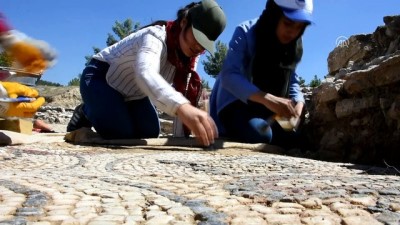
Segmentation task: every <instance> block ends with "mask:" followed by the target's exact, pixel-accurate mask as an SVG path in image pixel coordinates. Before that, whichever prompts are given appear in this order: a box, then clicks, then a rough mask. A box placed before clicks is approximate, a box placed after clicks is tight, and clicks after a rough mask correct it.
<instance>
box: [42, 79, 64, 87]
mask: <svg viewBox="0 0 400 225" xmlns="http://www.w3.org/2000/svg"><path fill="white" fill-rule="evenodd" d="M36 85H42V86H54V87H62V85H61V84H59V83H54V82H50V81H46V80H38V82H36Z"/></svg>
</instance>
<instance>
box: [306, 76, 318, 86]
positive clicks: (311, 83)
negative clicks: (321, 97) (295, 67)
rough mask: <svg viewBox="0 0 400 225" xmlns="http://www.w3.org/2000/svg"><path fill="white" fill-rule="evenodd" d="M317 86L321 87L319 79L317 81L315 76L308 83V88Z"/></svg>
mask: <svg viewBox="0 0 400 225" xmlns="http://www.w3.org/2000/svg"><path fill="white" fill-rule="evenodd" d="M319 85H321V79H319V78H318V77H317V75H314V79H312V80H311V81H310V84H309V86H310V87H318V86H319Z"/></svg>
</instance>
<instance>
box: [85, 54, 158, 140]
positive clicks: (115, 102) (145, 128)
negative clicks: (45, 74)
mask: <svg viewBox="0 0 400 225" xmlns="http://www.w3.org/2000/svg"><path fill="white" fill-rule="evenodd" d="M107 70H108V65H107V63H104V62H100V61H98V60H94V59H92V60H91V61H90V63H89V64H88V66H87V67H86V68H85V69H84V70H83V72H82V76H81V79H80V91H81V95H82V100H83V102H84V107H83V112H84V113H85V115H86V117H87V118H88V120H89V121H90V122H91V123H92V125H93V127H94V129H95V130H96V132H97V133H98V134H100V136H101V137H102V138H105V139H130V138H155V137H158V135H159V134H160V121H159V118H158V114H157V111H156V109H155V107H154V105H153V104H152V103H151V102H150V100H149V98H147V97H146V98H143V99H139V100H133V101H125V100H124V98H123V96H122V95H121V94H120V93H119V92H118V91H116V90H115V89H113V88H112V87H111V86H109V85H108V84H107V81H106V78H105V76H106V73H107Z"/></svg>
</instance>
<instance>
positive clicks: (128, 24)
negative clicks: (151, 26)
mask: <svg viewBox="0 0 400 225" xmlns="http://www.w3.org/2000/svg"><path fill="white" fill-rule="evenodd" d="M139 28H140V23H135V24H133V21H132V20H131V19H126V20H125V21H124V22H122V23H120V22H118V21H115V25H114V26H113V27H112V31H113V32H114V34H115V35H117V37H118V39H117V38H116V37H115V36H114V35H113V34H111V33H108V34H107V35H108V37H107V41H106V43H107V46H111V45H113V44H115V43H117V42H118V41H119V40H122V39H124V38H125V37H126V36H128V35H130V34H132V33H134V32H136V31H137V30H138V29H139Z"/></svg>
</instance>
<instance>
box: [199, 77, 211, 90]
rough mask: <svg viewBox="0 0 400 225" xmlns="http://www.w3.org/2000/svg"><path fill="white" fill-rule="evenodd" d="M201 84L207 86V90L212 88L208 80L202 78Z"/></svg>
mask: <svg viewBox="0 0 400 225" xmlns="http://www.w3.org/2000/svg"><path fill="white" fill-rule="evenodd" d="M201 85H202V86H203V88H206V89H207V90H210V89H211V88H210V85H209V84H208V81H206V80H204V79H202V80H201Z"/></svg>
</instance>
